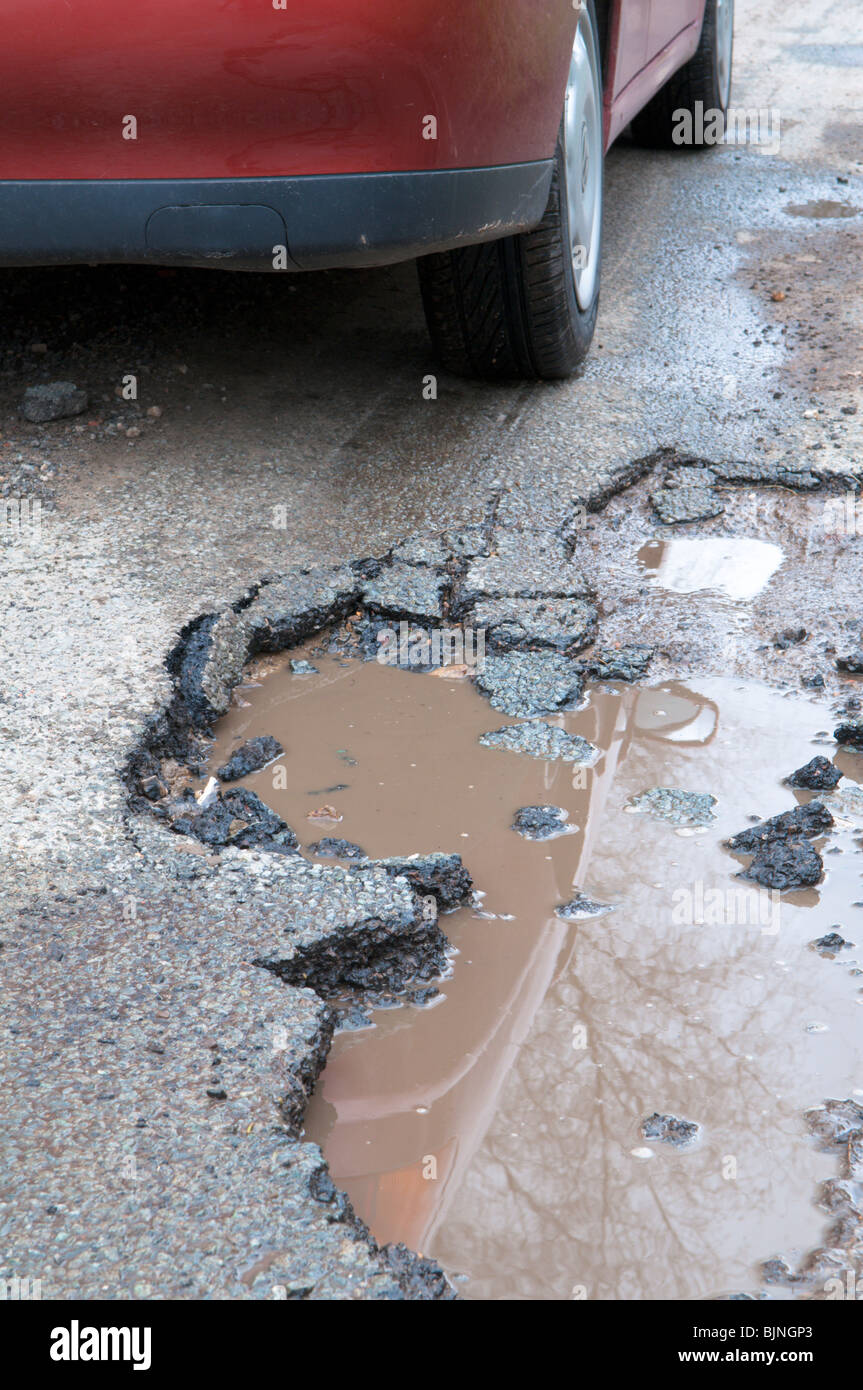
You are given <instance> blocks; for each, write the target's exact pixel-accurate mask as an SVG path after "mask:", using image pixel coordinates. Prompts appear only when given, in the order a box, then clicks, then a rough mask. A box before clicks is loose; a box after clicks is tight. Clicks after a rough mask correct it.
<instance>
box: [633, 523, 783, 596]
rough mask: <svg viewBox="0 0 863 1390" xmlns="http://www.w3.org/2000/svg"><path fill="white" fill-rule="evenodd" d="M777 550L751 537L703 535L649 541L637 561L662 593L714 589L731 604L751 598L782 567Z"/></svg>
mask: <svg viewBox="0 0 863 1390" xmlns="http://www.w3.org/2000/svg"><path fill="white" fill-rule="evenodd" d="M782 558H783V557H782V551H781V549H780V548H779V546H778V545H772V544H770V542H768V541H759V540H755V539H752V538H750V537H735V536H699V537H698V538H694V537H693V538H692V539H687V538H685V537H684V538H680V539H677V538H675V539H674V540H668V541H649V542H648V544H647V545H643V546H642V547H641V549H640V550H639V552H638V559H639V561H640V563H641V564H642V565H643V566H644V568H645V570H646V571H647V573H648V574H649V576H650V578H651V579H652V580H653V582H654V583H655V584H658V585H659V587H660V588H661V589H668V590H669V591H670V592H672V593H675V594H694V593H698V592H699V591H704V590H713V591H714V592H715V593H720V594H724V595H725V596H726V598H731V599H740V600H743V599H751V598H754V597H755V595H756V594H759V593H761V590H762V589H764V588H765V587H766V585H767V584H768V583H769V581H770V579H771V578H772V577H773V575H774V574H775V573H776V571H777V570H778V568H779V566H780V565H781V564H782Z"/></svg>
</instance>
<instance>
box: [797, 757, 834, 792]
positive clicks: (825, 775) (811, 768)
mask: <svg viewBox="0 0 863 1390" xmlns="http://www.w3.org/2000/svg"><path fill="white" fill-rule="evenodd" d="M785 780H786V782H787V785H788V786H789V787H805V788H806V789H807V790H808V791H818V792H829V791H832V790H833V788H834V787H835V786H837V785H838V783H839V782H840V781H841V780H842V773H841V772H840V771H839V769H838V767H834V765H833V763H831V762H830V760H829V759H828V758H822V757H820V756H819V757H816V758H813V759H812V760H811V762H808V763H807V764H806V765H805V767H798V768H797V771H796V772H792V774H791V776H790V777H787V778H786V779H785Z"/></svg>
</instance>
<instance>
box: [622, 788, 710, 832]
mask: <svg viewBox="0 0 863 1390" xmlns="http://www.w3.org/2000/svg"><path fill="white" fill-rule="evenodd" d="M715 805H716V797H715V796H711V795H710V793H709V792H687V791H681V790H680V788H679V787H651V788H650V790H649V791H646V792H640V793H639V795H638V796H631V797H630V798H629V800H628V802H627V803H626V809H627V810H628V811H637V812H642V813H644V814H647V815H650V816H653V817H654V818H655V819H656V820H664V821H668V823H669V824H670V825H683V826H706V825H709V824H710V822H711V821H712V820H715V819H716V817H715V816H714V814H713V811H712V810H711V807H713V806H715Z"/></svg>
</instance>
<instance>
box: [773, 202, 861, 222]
mask: <svg viewBox="0 0 863 1390" xmlns="http://www.w3.org/2000/svg"><path fill="white" fill-rule="evenodd" d="M785 211H786V212H787V213H790V214H791V216H792V217H814V218H816V219H818V218H822V217H856V216H857V214H858V213H859V211H860V209H859V208H856V207H852V206H851V205H850V203H840V202H837V201H836V199H835V198H814V199H813V200H812V201H811V202H809V203H788V204H787V206H786V208H785Z"/></svg>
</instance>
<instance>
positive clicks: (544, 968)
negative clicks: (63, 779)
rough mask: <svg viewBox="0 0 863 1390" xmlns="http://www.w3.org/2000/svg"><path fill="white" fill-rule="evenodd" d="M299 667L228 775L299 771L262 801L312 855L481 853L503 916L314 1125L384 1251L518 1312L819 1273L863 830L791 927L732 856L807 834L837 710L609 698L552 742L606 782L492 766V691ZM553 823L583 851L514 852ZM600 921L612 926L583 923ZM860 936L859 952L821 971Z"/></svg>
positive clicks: (680, 694) (258, 776) (752, 693)
mask: <svg viewBox="0 0 863 1390" xmlns="http://www.w3.org/2000/svg"><path fill="white" fill-rule="evenodd" d="M685 544H686V543H685V542H683V541H675V542H672V543H670V544H667V545H666V547H665V550H664V552H663V556H662V557H660V564H659V565H658V566H657V569H660V568H661V565H662V564H664V563H665V559H666V556H667V555H668V554H669V553H671V552H673V550H674V548H675V547H678V546H683V545H685ZM692 544H693V545H697V546H698V548H699V550H700V551H701V552H702V554H703V553H704V552H705V549H706V546H707V545H708V544H709V542H705V541H704V540H701V541H698V542H693V543H692ZM718 544H721V545H722V546H723V547H724V548H725V549H726V550H727V548H728V546H729V542H728V541H725V540H723V541H722V542H718ZM750 544H751V543H750ZM763 550H764V551H768V550H769V551H773V550H775V547H767V546H765V547H763ZM751 553H754V552H751ZM759 554H760V552H759ZM774 558H775V557H771V563H773V559H774ZM705 563H706V562H705ZM775 563H777V564H778V559H777V560H776V561H775ZM774 567H775V565H774ZM684 568H685V567H684ZM708 568H709V570H710V573H711V574H713V575H714V580H713V582H716V580H715V575H716V574H717V573H718V572H722V565H721V564H720V563H719V562H718V561H717V563H716V564H714V563H713V562H711V563H710V565H709V566H708ZM690 569H691V572H692V574H693V576H695V575H696V574H697V573H699V572H700V573H701V575H702V576H703V575H704V573H705V570H704V566H703V565H702V567H701V569H700V571H699V566H698V564H696V563H693V565H692V566H691V567H690ZM756 572H757V574H759V575H760V576H762V582H764V581H765V580H766V577H767V572H768V571H767V564H766V558H765V557H764V556H762V557H761V559H760V560H759V563H758V564H757V565H756V564H754V563H753V564H752V565H750V566H749V569H748V571H747V574H748V576H749V577H748V579H747V581H746V582H747V583H748V584H751V583H752V582H753V576H754V575H755V573H756ZM681 582H682V581H681ZM729 582H730V581H729ZM695 587H698V585H696V584H695V583H694V581H693V588H695ZM749 591H750V590H747V592H749ZM298 656H300V657H307V658H308V659H309V660H310V661H311V663H312V664H313V666H314V667H315V668H316V669H315V670H314V671H312V672H308V673H306V674H294V673H293V672H292V671H291V667H290V657H289V656H280V657H273V658H267V659H266V660H265V661H260V662H258V663H257V666H256V668H255V680H256V681H257V684H247V685H245V686H244V687H242V688H241V689H240V691H239V692H238V695H239V697H240V698H239V700H238V701H237V703H236V705H235V707H234V708H233V709H232V710H231V712H230V713H229V715H228V716H227V717H226V718H225V719H224V720H223V721H222V723H221V725H220V727H219V729H218V731H217V732H218V741H217V744H216V746H215V747H214V748H213V750H212V758H211V767H212V769H213V770H215V768H217V767H218V766H220V765H221V764H223V763H224V762H225V761H226V759H227V758H228V757H229V756H230V754H231V753H232V752H233V751H234V750H235V749H236V748H237V747H238V746H239V745H240V744H241V743H242V742H243V741H244V740H247V739H250V738H252V737H256V736H259V735H274V736H275V737H276V738H277V739H278V740H279V742H280V743H281V744H282V745H283V747H284V750H285V752H284V755H283V756H280V757H279V758H278V759H277V761H276V762H275V763H271V764H270V765H269V766H267V767H265V768H264V769H262V770H261V771H258V772H256V773H253V774H252V775H250V776H247V777H244V778H243V779H242V781H241V782H240V783H238V785H242V786H247V787H250V788H251V789H253V790H254V791H256V792H257V793H258V795H259V796H260V797H261V798H262V799H263V800H265V801H266V802H267V803H268V804H269V805H270V806H272V807H273V808H274V809H275V810H277V811H278V812H279V814H280V815H281V816H283V818H284V819H285V820H286V821H287V822H288V824H289V825H290V826H291V827H292V828H293V829H294V830H295V831H296V833H297V835H298V837H299V839H300V843H301V845H302V846H303V848H304V852H306V853H308V852H309V848H308V847H309V846H310V845H312V844H313V843H316V842H318V841H320V840H321V838H322V837H323V836H337V837H339V838H344V839H346V840H349V841H351V842H353V843H354V844H356V845H358V846H360V847H361V848H362V850H364V851H365V852H366V853H367V854H369V855H371V856H373V857H383V856H389V855H402V854H412V853H429V852H431V851H434V850H445V851H449V852H452V851H457V852H458V853H460V854H461V855H462V857H463V859H464V862H465V864H466V865H467V867H468V868H469V870H470V872H471V874H472V875H473V879H474V882H475V885H476V886H477V888H478V889H480V890H482V892H483V893H484V894H485V896H484V897H483V898H482V899H481V909H477V907H474V908H463V909H460V910H459V911H457V912H455V913H452V914H450V915H447V916H445V917H444V918H443V926H444V930H445V931H446V933H447V935H448V937H449V938H450V940H451V941H452V943H453V945H454V947H455V948H456V954H455V955H454V956H453V959H452V970H451V973H450V975H449V976H448V977H447V978H446V979H444V980H443V981H440V982H439V986H438V987H439V990H440V994H439V996H438V997H437V998H436V999H434V1000H433V1002H432V1003H431V1004H430V1005H427V1006H425V1007H422V1008H420V1007H413V1006H403V1007H398V1008H392V1009H377V1010H375V1011H374V1014H373V1016H372V1017H373V1025H372V1026H370V1027H365V1028H361V1029H360V1030H359V1031H343V1032H340V1033H339V1034H338V1036H337V1038H336V1040H335V1043H334V1046H333V1050H332V1053H331V1056H330V1060H329V1062H328V1064H327V1067H326V1070H325V1072H324V1074H323V1076H322V1077H321V1079H320V1082H319V1084H318V1090H317V1093H316V1095H315V1097H314V1098H313V1101H312V1103H311V1106H310V1108H309V1111H308V1116H307V1123H306V1134H307V1136H308V1137H309V1138H311V1139H313V1140H315V1141H316V1142H318V1143H320V1144H321V1146H322V1148H323V1150H324V1153H325V1155H326V1157H327V1159H328V1161H329V1164H330V1168H331V1171H332V1174H333V1177H334V1179H335V1181H336V1183H337V1184H338V1185H339V1186H340V1187H342V1188H344V1189H345V1190H346V1191H347V1192H348V1193H349V1195H350V1197H351V1200H352V1202H353V1204H354V1206H355V1208H356V1211H357V1213H358V1214H359V1215H360V1216H361V1217H362V1218H363V1219H364V1220H365V1221H366V1222H367V1223H368V1225H369V1226H370V1228H371V1230H372V1232H373V1233H374V1235H375V1236H376V1237H377V1238H378V1240H380V1241H381V1242H385V1241H390V1240H403V1241H405V1242H406V1243H407V1244H408V1245H409V1246H411V1247H412V1248H413V1249H417V1250H420V1251H422V1252H423V1253H424V1254H427V1255H431V1256H434V1257H435V1258H437V1259H438V1260H439V1261H440V1262H441V1263H442V1264H443V1265H444V1267H445V1268H446V1269H447V1270H448V1271H449V1272H450V1273H451V1276H452V1277H453V1278H454V1279H455V1280H456V1283H457V1287H459V1289H460V1291H461V1292H462V1294H463V1295H464V1296H466V1297H468V1298H492V1299H569V1298H573V1297H580V1296H587V1297H590V1298H602V1299H631V1298H639V1299H641V1298H675V1299H681V1298H684V1299H685V1298H700V1297H709V1296H711V1295H715V1294H717V1293H720V1292H723V1291H729V1290H733V1289H738V1288H750V1289H751V1288H753V1287H755V1286H756V1284H757V1271H756V1264H757V1262H758V1261H759V1260H761V1259H765V1258H768V1257H770V1256H772V1255H774V1254H777V1253H779V1252H781V1253H783V1254H785V1255H788V1256H790V1257H791V1258H792V1259H793V1257H794V1256H795V1254H796V1253H798V1252H800V1251H803V1250H805V1249H807V1248H811V1247H812V1246H814V1245H816V1244H818V1242H819V1240H820V1238H821V1235H822V1231H823V1228H824V1225H825V1221H826V1217H825V1215H824V1213H823V1212H821V1211H819V1210H818V1209H817V1207H816V1206H815V1205H814V1201H815V1197H816V1193H817V1187H818V1183H819V1181H820V1180H822V1179H824V1178H827V1177H834V1176H836V1164H835V1160H834V1158H833V1157H831V1156H830V1155H827V1154H824V1153H821V1152H818V1151H817V1150H816V1149H815V1148H814V1147H813V1145H812V1144H811V1142H810V1141H809V1139H808V1138H807V1135H806V1129H805V1125H804V1122H803V1118H802V1112H803V1111H804V1110H805V1109H806V1108H807V1107H809V1106H812V1105H817V1104H820V1103H821V1102H822V1101H823V1100H824V1099H825V1098H826V1097H828V1096H836V1097H845V1096H852V1095H856V1096H857V1098H858V1099H859V1097H860V1095H861V1090H860V1089H855V1088H861V1087H863V1027H861V1025H863V1011H861V1003H863V992H861V983H863V977H860V976H859V975H857V974H855V970H856V969H857V962H863V910H861V906H859V905H858V906H856V907H852V906H851V904H852V903H855V902H857V901H858V900H860V899H863V882H861V871H863V860H861V857H860V846H859V841H858V837H859V825H858V826H855V824H854V823H853V819H852V820H849V819H846V820H844V821H842V822H841V824H840V825H839V828H838V829H837V830H836V831H835V832H834V833H833V834H832V835H830V836H828V837H826V838H825V839H824V840H823V841H821V840H818V841H815V844H816V846H818V847H820V849H821V851H822V852H823V853H824V856H825V857H824V862H825V867H826V874H825V878H824V881H823V882H822V883H821V884H820V885H819V886H818V887H816V888H813V889H809V890H806V891H803V892H795V893H786V894H783V895H782V898H781V901H780V900H779V898H778V896H777V895H771V894H770V893H769V892H768V891H767V890H759V889H758V888H757V887H756V886H755V885H747V884H744V883H742V881H741V880H740V879H738V878H736V877H735V874H736V872H737V870H738V869H739V868H740V867H741V866H742V864H743V863H745V862H746V861H745V860H743V859H741V858H739V857H735V856H733V855H731V854H730V853H729V851H728V850H726V849H723V848H722V845H721V841H722V840H723V839H725V838H726V837H727V836H729V835H731V834H733V833H735V832H737V831H739V830H742V829H744V828H745V827H746V826H747V825H748V824H749V823H750V820H751V818H752V817H758V818H761V817H767V816H772V815H774V814H776V813H778V812H780V811H784V810H787V809H790V808H792V807H793V806H795V805H796V804H798V801H797V799H795V793H794V792H792V791H791V790H790V789H789V788H788V787H785V786H783V785H782V780H781V779H782V778H783V777H784V776H785V775H787V774H789V773H791V772H792V771H793V770H794V769H795V768H797V767H799V766H801V765H802V764H803V763H806V762H808V761H809V759H810V758H812V757H813V756H814V755H815V754H816V753H822V754H826V755H827V756H828V757H830V756H831V755H832V753H833V752H834V748H833V744H832V740H831V739H830V738H829V736H825V735H824V734H823V731H825V730H829V729H832V727H833V726H834V724H835V722H836V721H835V719H833V718H832V717H831V714H830V711H829V709H828V708H827V707H826V705H825V704H824V703H823V702H822V703H821V704H819V703H817V702H816V701H815V700H813V699H810V698H804V697H803V696H799V695H784V694H782V693H780V692H777V691H775V690H771V689H767V688H765V687H763V686H761V685H758V684H755V683H742V682H740V681H734V680H730V679H719V678H705V679H693V680H691V681H689V682H688V683H687V684H686V685H683V684H679V683H667V684H664V685H662V686H659V687H657V688H637V687H633V686H626V685H609V686H600V687H594V688H592V689H591V690H590V692H589V695H588V698H587V701H586V704H585V706H584V707H583V708H581V709H579V710H577V711H575V712H573V713H569V714H566V715H558V716H554V717H552V718H550V719H549V720H548V722H550V723H551V724H553V725H556V726H558V727H559V728H561V729H563V730H566V731H567V732H568V733H570V734H578V735H581V736H582V737H583V738H586V739H588V740H589V741H590V742H591V743H592V744H594V745H595V746H596V747H597V748H598V749H599V750H600V756H599V758H598V760H597V761H596V762H595V764H594V765H593V766H591V767H583V766H579V765H575V764H573V763H567V762H563V761H543V760H542V759H538V758H533V757H527V756H524V755H523V754H520V753H514V752H512V751H511V750H509V749H506V748H501V747H497V748H495V747H483V746H481V745H480V744H479V742H478V738H479V736H480V735H481V734H483V733H485V732H486V731H488V730H494V729H499V728H501V727H503V726H505V725H508V724H516V723H518V721H515V720H509V719H507V718H505V717H504V716H501V715H499V714H497V713H496V712H495V711H494V710H493V709H491V707H490V706H489V705H488V703H487V702H486V701H485V700H484V699H483V698H482V697H481V696H480V695H479V694H478V693H477V692H476V691H475V689H474V688H473V686H472V684H471V683H470V682H469V681H468V680H465V679H453V678H449V679H445V678H441V675H440V674H437V675H432V674H417V673H411V672H406V671H402V670H399V669H397V668H391V667H384V666H380V665H377V664H375V663H360V662H358V661H353V660H346V659H341V658H336V657H333V656H329V655H321V654H320V651H319V650H318V649H317V648H314V647H313V648H311V650H309V649H306V650H305V651H303V652H294V653H292V654H291V657H293V658H294V659H296V658H297V657H298ZM836 762H837V765H838V766H840V767H842V768H843V769H844V771H845V772H846V774H847V775H848V776H849V777H850V776H853V775H854V774H855V773H856V776H857V777H858V778H859V777H860V774H861V771H863V767H861V764H863V759H860V758H858V757H854V756H853V755H850V754H840V755H837V757H836ZM845 785H850V783H842V784H840V786H845ZM654 788H667V789H670V790H671V791H676V792H686V793H693V794H695V798H694V799H690V800H687V799H686V798H681V797H679V796H677V797H670V798H668V797H666V798H663V797H661V796H660V797H657V796H653V797H649V798H646V799H645V797H644V793H646V792H649V791H651V790H652V789H654ZM809 795H810V794H809V793H805V792H801V793H798V794H797V796H798V798H799V799H801V800H806V799H807V798H808V797H809ZM711 797H712V798H715V802H712V801H710V798H711ZM543 806H546V807H548V806H550V807H554V808H559V812H558V813H551V815H550V817H547V818H546V819H549V820H550V823H551V828H552V829H556V830H557V831H563V832H565V833H557V834H555V836H554V837H553V838H549V839H536V838H527V837H526V836H524V835H522V834H519V833H517V831H516V830H514V829H512V824H513V820H514V817H515V815H516V812H517V811H519V810H520V809H521V808H524V807H543ZM322 811H323V812H325V814H323V815H322ZM681 811H682V814H679V813H680V812H681ZM695 812H697V814H695ZM534 819H535V818H532V817H528V818H527V825H528V828H529V827H530V826H531V825H533V823H534ZM539 820H540V822H541V821H542V820H543V817H542V816H540V817H539ZM321 862H324V861H321ZM327 862H330V863H332V862H333V861H332V860H329V861H327ZM741 890H742V891H741ZM578 895H584V896H585V897H586V899H588V900H589V901H590V902H592V903H594V904H597V905H601V906H604V907H608V906H610V907H612V908H613V910H612V911H610V912H604V913H602V914H599V913H597V914H596V915H583V914H581V913H580V912H578V911H576V913H575V916H574V918H571V919H569V920H568V919H567V918H566V917H565V916H564V917H561V916H559V915H557V913H556V909H558V908H559V907H560V906H561V905H562V904H566V903H570V902H572V901H573V900H574V899H575V900H576V901H577V902H578V901H580V899H579V897H578ZM832 930H835V931H837V932H839V933H840V934H841V936H842V937H844V938H847V939H848V940H850V941H852V942H858V943H859V948H858V949H852V948H850V947H849V948H845V949H842V950H840V951H839V952H838V954H836V955H835V956H833V957H830V956H824V955H822V954H819V953H818V952H816V951H815V950H813V949H812V947H811V944H810V943H812V942H813V940H814V939H815V938H820V937H823V936H824V935H825V934H827V933H829V932H831V931H832ZM654 1115H657V1116H660V1117H661V1116H673V1117H676V1118H677V1119H683V1120H687V1121H691V1122H694V1123H695V1124H696V1125H698V1126H699V1127H700V1128H699V1130H698V1131H697V1132H693V1133H692V1136H691V1141H690V1142H688V1143H686V1144H685V1145H682V1146H681V1147H677V1146H676V1145H675V1144H674V1143H671V1142H667V1141H666V1140H663V1139H662V1137H661V1134H662V1133H663V1132H664V1128H663V1124H662V1123H659V1122H657V1121H655V1122H654V1123H653V1125H652V1126H650V1125H649V1126H648V1127H647V1131H646V1133H645V1132H643V1131H642V1124H643V1122H644V1121H646V1120H647V1119H648V1117H651V1116H654ZM688 1133H689V1132H688V1131H687V1134H688ZM778 1296H783V1295H782V1294H781V1293H780V1294H779V1295H778Z"/></svg>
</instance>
